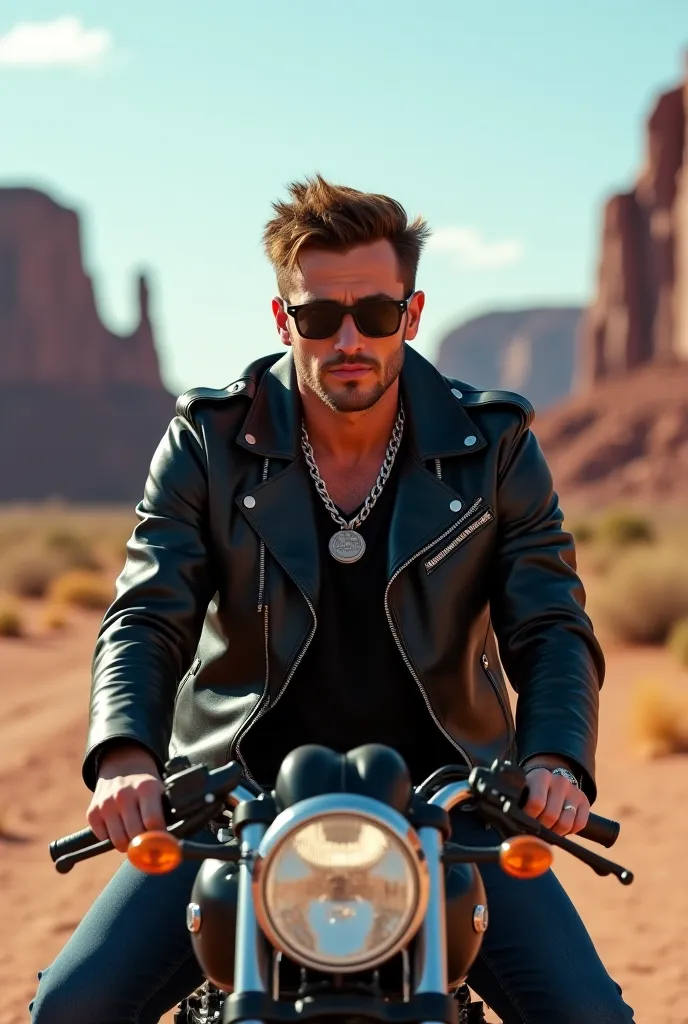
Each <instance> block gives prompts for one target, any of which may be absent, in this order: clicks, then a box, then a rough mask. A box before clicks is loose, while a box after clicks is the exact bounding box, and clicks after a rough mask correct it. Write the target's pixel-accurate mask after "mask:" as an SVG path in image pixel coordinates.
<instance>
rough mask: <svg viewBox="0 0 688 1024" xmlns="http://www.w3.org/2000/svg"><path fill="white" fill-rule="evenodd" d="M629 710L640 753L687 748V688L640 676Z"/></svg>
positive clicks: (658, 754) (653, 754)
mask: <svg viewBox="0 0 688 1024" xmlns="http://www.w3.org/2000/svg"><path fill="white" fill-rule="evenodd" d="M630 712H631V729H632V734H633V740H634V744H635V746H636V748H637V749H638V751H639V753H641V754H642V755H643V756H645V757H648V758H657V757H666V756H667V755H669V754H681V753H686V752H688V692H685V693H684V692H683V691H682V690H680V689H679V688H678V687H675V686H670V685H669V684H668V683H667V682H666V681H665V680H662V679H641V680H640V681H639V682H638V683H636V686H635V689H634V692H633V694H632V698H631V707H630Z"/></svg>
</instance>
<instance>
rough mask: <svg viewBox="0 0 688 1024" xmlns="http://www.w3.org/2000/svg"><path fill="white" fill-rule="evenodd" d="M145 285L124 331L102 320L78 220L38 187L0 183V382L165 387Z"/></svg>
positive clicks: (142, 285)
mask: <svg viewBox="0 0 688 1024" xmlns="http://www.w3.org/2000/svg"><path fill="white" fill-rule="evenodd" d="M147 296H148V291H147V285H146V283H145V280H144V279H143V278H142V279H141V281H140V286H139V298H140V320H139V324H138V326H137V327H136V329H135V330H134V331H133V332H132V333H131V334H130V335H129V336H127V337H118V336H117V335H115V334H113V333H112V332H111V331H109V330H108V329H107V328H106V327H105V326H104V325H103V324H102V322H101V320H100V317H99V315H98V310H97V309H96V303H95V299H94V295H93V286H92V283H91V279H90V278H89V277H88V275H87V274H86V272H85V271H84V268H83V263H82V255H81V239H80V230H79V219H78V216H77V214H76V213H75V212H74V211H73V210H68V209H65V207H63V206H60V205H58V203H56V202H55V201H54V200H53V199H51V198H49V197H48V196H47V195H44V194H43V193H41V192H38V191H35V190H34V189H29V188H5V189H0V384H10V383H11V384H23V383H31V384H51V385H68V386H70V387H84V388H105V387H113V386H117V385H118V384H133V383H135V384H137V385H138V386H144V387H151V388H154V389H156V390H158V391H159V390H160V389H161V388H162V383H161V380H160V371H159V368H158V359H157V355H156V352H155V343H154V339H153V331H152V328H151V323H150V319H149V317H148V301H147Z"/></svg>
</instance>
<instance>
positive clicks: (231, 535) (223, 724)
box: [83, 347, 604, 799]
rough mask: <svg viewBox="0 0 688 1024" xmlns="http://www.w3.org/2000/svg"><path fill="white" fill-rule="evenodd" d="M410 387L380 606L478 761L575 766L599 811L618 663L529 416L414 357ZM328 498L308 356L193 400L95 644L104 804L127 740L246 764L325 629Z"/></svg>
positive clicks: (164, 452) (156, 472)
mask: <svg viewBox="0 0 688 1024" xmlns="http://www.w3.org/2000/svg"><path fill="white" fill-rule="evenodd" d="M401 383H402V391H403V394H404V403H405V409H406V413H407V429H408V431H409V433H410V441H411V443H410V446H409V449H410V450H409V455H408V457H407V458H406V460H405V463H404V464H403V466H402V467H401V470H400V474H399V484H398V492H397V497H396V504H395V508H394V513H393V517H392V521H391V524H390V529H389V543H388V555H387V558H388V581H389V582H388V585H387V589H386V592H385V595H384V601H385V612H386V616H387V620H388V622H389V628H390V630H391V631H392V634H393V636H394V638H395V640H396V642H397V644H398V645H399V649H400V651H401V653H402V655H403V658H404V660H405V662H406V664H407V665H408V669H409V672H410V673H411V675H412V676H413V678H414V679H415V681H416V683H417V685H418V687H419V688H420V690H421V693H422V695H423V697H424V699H425V703H426V705H427V708H428V714H430V715H431V716H432V718H433V720H434V721H435V723H436V725H437V728H438V729H440V730H441V731H442V732H443V733H445V734H446V735H447V736H448V737H449V738H450V739H451V741H452V742H453V744H454V746H455V747H456V748H457V752H458V753H457V756H458V755H460V756H461V757H462V758H464V759H465V760H466V761H467V762H469V763H484V762H490V761H491V760H492V759H493V758H494V757H495V756H503V755H506V754H510V755H511V756H517V757H518V759H519V760H520V761H523V760H525V759H526V758H528V757H531V756H533V755H535V754H543V753H553V754H560V755H562V756H564V757H566V758H568V759H570V760H571V761H573V762H575V763H576V764H577V765H579V766H580V767H581V769H582V770H583V780H584V788H585V789H586V791H587V793H588V795H589V796H590V797H591V798H593V799H594V796H595V784H594V759H595V747H596V741H597V717H598V703H599V687H600V685H601V682H602V678H603V673H604V661H603V657H602V654H601V651H600V649H599V646H598V644H597V641H596V639H595V637H594V635H593V631H592V627H591V624H590V621H589V619H588V617H587V616H586V614H585V612H584V610H583V609H584V602H585V596H584V591H583V588H582V585H581V582H580V580H579V578H578V576H577V574H576V570H575V554H574V546H573V541H572V538H571V536H570V535H569V534H568V533H566V532H564V531H563V530H562V514H561V511H560V509H559V506H558V500H557V496H556V494H555V493H554V492H553V490H552V480H551V476H550V473H549V470H548V467H547V464H546V462H545V459H544V457H543V455H542V453H541V451H540V448H539V446H538V443H537V441H536V438H535V436H534V435H533V433H532V432H531V430H530V423H531V420H532V416H533V411H532V408H531V406H530V405H529V404H528V402H527V401H526V400H525V399H523V398H521V397H519V396H518V395H514V394H510V393H507V392H501V391H477V390H475V389H474V388H471V387H470V386H468V385H466V384H463V383H460V382H458V381H454V380H449V379H447V378H445V377H443V376H441V375H440V374H439V373H438V372H437V371H436V370H435V369H434V367H433V366H432V365H431V364H430V363H429V362H427V361H426V360H425V359H423V358H422V357H421V356H420V355H419V354H418V353H417V352H416V351H415V350H414V349H412V348H408V347H407V354H406V362H405V366H404V369H403V371H402V377H401ZM312 486H313V485H312V481H311V480H310V478H309V476H308V471H307V468H306V466H305V463H304V459H303V456H302V453H301V448H300V403H299V400H298V392H297V390H296V381H295V375H294V368H293V360H292V357H291V353H288V354H287V355H285V356H283V357H281V358H280V357H279V356H270V357H267V358H264V359H261V360H259V361H257V362H256V363H254V364H252V365H251V366H250V367H249V368H248V369H247V370H246V372H245V373H244V375H243V376H242V377H241V378H240V379H239V380H237V381H236V382H235V383H234V384H232V385H231V386H230V387H228V388H227V389H225V390H222V391H214V390H208V389H196V390H194V391H190V392H188V393H187V394H185V395H183V396H182V397H181V398H180V399H179V400H178V403H177V415H176V417H175V418H174V420H173V421H172V423H171V424H170V427H169V429H168V431H167V434H166V436H165V437H164V438H163V440H162V441H161V443H160V445H159V447H158V449H157V451H156V453H155V455H154V457H153V460H152V463H151V469H150V474H149V477H148V481H147V483H146V487H145V494H144V498H143V500H142V502H141V503H140V504H139V506H138V508H137V513H138V516H139V519H140V522H139V523H138V525H137V526H136V529H135V531H134V533H133V536H132V538H131V540H130V541H129V544H128V557H127V561H126V565H125V567H124V570H123V572H122V574H121V575H120V577H119V580H118V585H117V595H116V598H115V601H114V603H113V604H112V606H111V607H110V608H109V610H108V612H107V613H106V615H105V618H104V620H103V623H102V626H101V629H100V633H99V636H98V641H97V645H96V650H95V655H94V662H93V683H92V692H91V713H90V729H89V734H88V744H87V753H86V757H85V761H84V769H83V770H84V779H85V781H86V783H87V785H88V786H89V787H90V788H94V786H95V782H96V755H97V753H98V750H99V749H100V748H101V747H102V744H103V743H105V742H107V741H109V740H113V739H127V740H134V741H136V742H138V743H141V744H143V745H144V746H145V747H147V748H148V749H149V750H150V752H151V753H152V754H154V755H155V757H156V758H157V760H158V762H159V763H161V764H162V763H164V761H165V760H166V759H167V757H168V756H169V755H170V754H179V753H183V754H186V755H187V756H189V757H190V758H191V759H192V760H202V761H204V762H206V763H208V764H211V765H213V766H215V765H219V764H221V763H223V762H225V761H227V760H229V759H230V758H231V757H237V756H238V757H239V758H241V757H242V751H241V738H242V736H244V735H245V734H246V732H247V730H248V729H250V728H251V725H252V723H254V722H255V721H256V718H257V717H258V716H259V715H262V714H266V713H267V714H269V713H270V712H269V708H270V706H271V705H272V704H274V702H275V701H276V700H277V699H278V698H279V696H280V695H281V694H282V693H283V692H284V689H285V688H286V687H287V686H288V685H289V681H290V679H291V678H292V676H293V674H294V672H295V670H296V668H297V667H298V665H299V662H300V660H301V658H302V657H303V654H304V652H305V650H306V648H307V646H308V644H309V642H310V641H311V639H312V637H313V635H314V632H315V630H316V628H317V621H316V617H317V608H318V587H319V580H320V573H321V571H322V568H321V566H320V564H319V558H318V549H317V540H316V531H315V525H314V521H313V511H312V500H311V488H312ZM459 503H460V504H459ZM457 509H458V511H457ZM495 635H496V637H497V638H498V640H499V656H498V653H497V643H496V641H495ZM500 657H501V662H502V664H503V666H504V669H505V671H506V674H507V676H508V678H509V680H510V682H511V684H512V686H513V687H514V689H515V690H516V691H517V693H518V701H517V712H516V724H515V727H514V722H513V719H512V715H511V712H510V707H509V700H508V695H507V690H506V687H505V683H504V678H503V675H502V671H501V666H500ZM248 768H249V769H250V765H249V766H248Z"/></svg>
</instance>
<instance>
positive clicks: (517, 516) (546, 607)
mask: <svg viewBox="0 0 688 1024" xmlns="http://www.w3.org/2000/svg"><path fill="white" fill-rule="evenodd" d="M498 519H499V540H498V551H497V558H496V571H495V577H494V580H493V589H492V592H491V606H492V614H493V622H494V627H495V632H496V635H497V639H498V641H499V650H500V657H501V660H502V663H503V665H504V668H505V670H506V674H507V676H508V678H509V681H510V683H511V685H512V686H513V688H514V690H516V692H517V693H518V700H517V704H516V745H517V750H518V758H519V763H521V764H522V763H523V762H524V761H526V760H527V759H528V758H531V757H533V756H534V755H538V754H553V755H559V756H562V757H564V758H566V759H567V760H569V761H572V762H574V764H575V765H578V766H579V767H580V769H581V770H582V784H583V789H584V791H585V792H586V795H587V796H588V797H589V799H591V801H592V800H594V799H595V796H596V787H595V749H596V746H597V725H598V712H599V690H600V686H601V685H602V681H603V678H604V657H603V654H602V651H601V649H600V646H599V644H598V642H597V640H596V638H595V636H594V633H593V628H592V624H591V622H590V619H589V618H588V616H587V615H586V613H585V591H584V589H583V585H582V583H581V581H580V579H579V577H578V575H577V572H576V555H575V550H574V543H573V538H572V537H571V535H570V534H569V533H567V532H565V531H564V530H563V529H562V522H563V515H562V512H561V510H560V508H559V502H558V498H557V495H556V494H555V493H554V491H553V486H552V477H551V473H550V470H549V467H548V465H547V462H546V460H545V457H544V455H543V454H542V451H541V449H540V446H539V444H538V441H537V439H536V437H535V435H534V434H533V433H532V431H530V430H529V429H525V430H521V431H520V432H519V435H518V437H517V438H516V441H515V442H514V444H513V446H512V447H511V450H510V451H509V453H508V455H507V456H506V458H505V460H504V466H503V468H502V470H501V477H500V481H499V485H498Z"/></svg>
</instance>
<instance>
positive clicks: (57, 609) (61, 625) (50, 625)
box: [41, 604, 69, 633]
mask: <svg viewBox="0 0 688 1024" xmlns="http://www.w3.org/2000/svg"><path fill="white" fill-rule="evenodd" d="M41 625H42V627H43V629H46V630H48V631H49V632H51V633H56V632H58V631H60V630H63V629H66V628H67V626H68V625H69V613H68V611H67V609H66V608H63V607H62V606H61V605H57V604H50V605H48V607H47V608H46V609H45V611H44V612H43V615H42V616H41Z"/></svg>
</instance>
